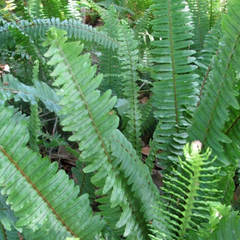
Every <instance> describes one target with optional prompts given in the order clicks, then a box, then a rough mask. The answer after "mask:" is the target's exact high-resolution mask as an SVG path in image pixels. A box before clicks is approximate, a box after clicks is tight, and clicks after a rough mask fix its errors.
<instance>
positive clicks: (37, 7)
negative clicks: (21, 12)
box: [27, 0, 43, 18]
mask: <svg viewBox="0 0 240 240" xmlns="http://www.w3.org/2000/svg"><path fill="white" fill-rule="evenodd" d="M27 8H28V11H29V14H30V15H31V16H32V17H33V18H41V17H43V12H42V9H43V5H42V1H41V0H29V1H28V6H27Z"/></svg>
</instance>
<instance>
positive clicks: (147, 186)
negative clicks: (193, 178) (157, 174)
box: [105, 130, 159, 239]
mask: <svg viewBox="0 0 240 240" xmlns="http://www.w3.org/2000/svg"><path fill="white" fill-rule="evenodd" d="M111 149H112V155H113V156H114V159H113V166H114V167H115V168H117V169H118V170H119V174H118V176H119V177H120V178H122V180H121V182H122V184H121V185H122V187H123V188H124V189H125V194H126V195H127V199H128V201H129V202H130V205H129V206H125V208H124V209H123V213H122V216H121V218H120V220H119V221H118V223H117V225H122V224H123V223H121V219H122V218H123V216H124V215H127V216H128V220H127V219H123V220H122V221H124V223H125V224H126V228H125V233H126V231H129V232H132V235H130V236H129V239H131V236H136V235H138V234H137V232H138V231H139V234H140V232H142V233H141V234H140V235H139V238H138V239H141V237H140V236H141V235H143V236H145V237H143V239H148V238H147V237H146V236H147V235H148V233H149V229H148V228H147V227H146V224H148V222H149V221H151V220H152V219H153V218H154V216H155V215H156V214H157V211H156V212H152V211H151V210H150V209H151V207H152V206H157V205H156V204H157V202H156V201H157V199H158V198H159V195H158V194H159V193H158V190H157V188H156V186H155V185H154V184H153V182H152V179H151V176H150V173H149V171H148V168H147V166H146V165H144V164H143V163H142V162H141V160H140V159H139V158H138V156H137V153H136V151H135V150H134V149H133V148H132V146H131V144H130V142H129V141H128V140H127V139H126V138H125V137H124V135H123V134H122V133H121V132H120V131H118V130H115V131H114V132H113V133H112V135H111ZM124 179H125V180H124ZM122 194H123V193H122V192H121V191H119V190H118V191H117V189H116V190H115V191H114V192H113V193H112V196H111V197H112V198H115V199H116V200H117V201H123V202H125V201H126V196H124V195H122ZM105 214H107V213H105ZM135 238H136V237H135Z"/></svg>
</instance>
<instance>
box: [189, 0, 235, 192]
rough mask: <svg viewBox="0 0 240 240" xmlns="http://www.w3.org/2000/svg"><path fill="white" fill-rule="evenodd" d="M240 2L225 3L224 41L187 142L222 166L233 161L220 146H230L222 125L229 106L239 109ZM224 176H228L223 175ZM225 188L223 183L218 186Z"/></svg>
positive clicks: (214, 62) (227, 118) (216, 57)
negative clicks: (199, 145)
mask: <svg viewBox="0 0 240 240" xmlns="http://www.w3.org/2000/svg"><path fill="white" fill-rule="evenodd" d="M239 11H240V2H239V1H237V0H232V1H230V2H229V4H228V13H227V14H226V15H225V16H224V17H223V19H222V24H221V25H222V32H223V35H224V36H223V38H222V39H221V41H220V44H219V51H218V55H217V56H215V57H214V60H213V63H212V72H211V74H210V75H209V79H208V82H207V84H206V89H205V95H204V97H203V98H202V99H201V102H200V105H199V107H198V109H197V110H196V111H195V114H194V118H195V120H194V122H193V124H192V126H191V128H190V131H189V139H190V140H195V139H199V140H200V141H201V142H202V143H203V144H204V146H205V147H211V148H212V150H213V153H214V155H217V162H218V164H220V165H221V166H225V167H226V169H224V171H225V172H227V167H228V166H229V164H233V163H234V160H231V159H232V158H229V157H227V156H226V154H225V151H224V149H223V145H222V143H223V144H229V143H231V140H230V138H229V137H228V136H227V135H226V133H225V132H224V125H225V123H226V122H227V121H228V120H229V110H228V109H229V107H230V106H231V107H233V108H234V109H239V104H238V102H237V99H236V96H238V92H237V91H236V90H235V81H236V71H237V72H239V71H240V65H239V61H238V56H239V55H240V42H239V37H240V25H239V24H238V23H239V21H240V18H239V14H237V12H239ZM225 174H227V173H225ZM218 187H219V188H221V189H226V187H227V186H226V183H225V184H220V185H219V186H218Z"/></svg>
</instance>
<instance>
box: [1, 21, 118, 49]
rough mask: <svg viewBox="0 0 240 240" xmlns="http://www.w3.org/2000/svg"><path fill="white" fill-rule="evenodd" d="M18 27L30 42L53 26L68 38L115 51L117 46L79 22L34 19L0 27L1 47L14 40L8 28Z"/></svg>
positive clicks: (42, 35)
mask: <svg viewBox="0 0 240 240" xmlns="http://www.w3.org/2000/svg"><path fill="white" fill-rule="evenodd" d="M15 25H18V26H19V27H20V28H21V29H22V31H23V32H25V33H26V34H27V35H29V36H31V38H32V40H34V39H37V38H42V39H43V38H44V37H45V34H46V31H47V30H48V29H49V28H50V27H52V26H54V27H56V28H59V29H63V30H66V31H67V33H68V36H69V38H75V39H84V40H87V41H90V42H91V41H94V42H96V43H98V44H100V45H103V46H104V47H106V48H113V49H115V48H116V47H117V46H118V44H117V42H116V41H115V40H114V39H112V38H110V37H108V36H107V34H106V33H104V32H101V31H97V29H95V28H93V27H92V26H89V25H86V24H82V23H81V21H79V20H73V19H69V20H64V21H62V22H61V21H60V20H59V19H58V18H51V19H36V20H33V21H32V22H30V21H26V20H21V21H19V22H18V23H6V24H4V26H1V27H0V44H1V45H6V46H7V45H13V44H14V39H13V38H12V35H11V34H10V32H9V29H8V28H9V26H13V27H14V26H15Z"/></svg>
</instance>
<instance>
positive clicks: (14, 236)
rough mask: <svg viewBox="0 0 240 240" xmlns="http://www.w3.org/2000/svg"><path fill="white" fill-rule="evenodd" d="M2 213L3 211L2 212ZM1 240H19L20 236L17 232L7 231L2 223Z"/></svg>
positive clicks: (0, 226) (0, 227) (0, 229)
mask: <svg viewBox="0 0 240 240" xmlns="http://www.w3.org/2000/svg"><path fill="white" fill-rule="evenodd" d="M0 211H1V210H0ZM0 239H4V240H5V239H6V240H8V239H9V240H10V239H11V240H19V235H18V232H17V231H16V230H10V231H9V230H7V229H5V228H4V226H3V225H2V224H1V221H0Z"/></svg>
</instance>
